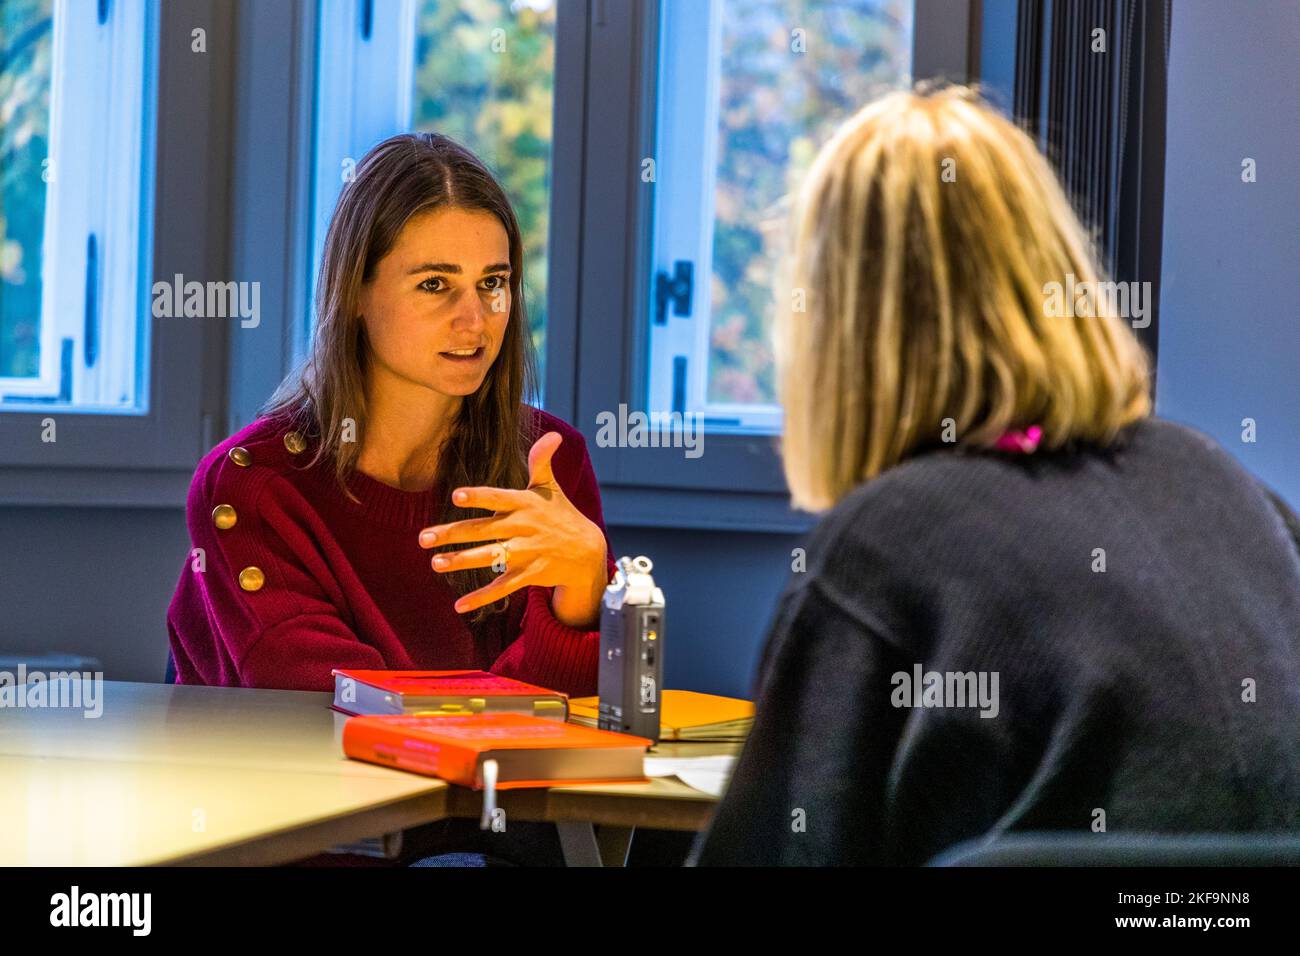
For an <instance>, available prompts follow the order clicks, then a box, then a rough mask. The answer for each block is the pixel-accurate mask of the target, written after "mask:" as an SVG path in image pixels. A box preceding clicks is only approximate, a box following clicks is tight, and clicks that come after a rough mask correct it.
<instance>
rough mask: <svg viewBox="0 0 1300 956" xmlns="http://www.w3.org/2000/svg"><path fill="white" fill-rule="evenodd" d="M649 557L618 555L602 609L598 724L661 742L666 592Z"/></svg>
mask: <svg viewBox="0 0 1300 956" xmlns="http://www.w3.org/2000/svg"><path fill="white" fill-rule="evenodd" d="M652 569H653V565H652V564H651V563H650V559H649V558H645V557H639V558H628V557H624V558H620V559H619V561H618V570H616V571H615V572H614V580H613V581H612V582H611V583H610V585H609V587H607V588H606V589H605V597H604V600H603V601H602V602H601V611H600V676H599V681H600V682H599V685H598V688H597V689H598V692H599V694H600V712H599V717H598V720H597V726H598V727H599V728H600V729H601V730H616V731H618V732H620V733H625V734H634V735H635V736H637V737H645V738H646V739H647V740H652V741H654V742H655V743H658V742H659V701H660V696H661V692H662V688H663V668H664V654H663V643H664V593H663V591H661V590H660V589H659V588H657V587H655V583H654V578H653V577H651V574H650V572H651V570H652Z"/></svg>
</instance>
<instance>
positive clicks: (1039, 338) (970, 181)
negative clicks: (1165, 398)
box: [775, 87, 1151, 510]
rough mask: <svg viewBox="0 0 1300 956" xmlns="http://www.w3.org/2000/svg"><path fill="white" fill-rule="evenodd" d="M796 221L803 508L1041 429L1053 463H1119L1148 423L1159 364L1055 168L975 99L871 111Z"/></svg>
mask: <svg viewBox="0 0 1300 956" xmlns="http://www.w3.org/2000/svg"><path fill="white" fill-rule="evenodd" d="M791 222H792V227H793V230H792V233H793V234H792V237H791V238H792V239H793V249H792V250H791V255H790V257H789V260H788V264H789V268H788V270H787V273H786V276H785V280H784V281H785V282H786V283H788V288H786V289H784V290H783V294H782V295H781V297H780V298H779V299H778V301H780V302H781V303H782V305H781V306H780V307H779V308H778V310H777V317H776V323H775V326H776V336H775V338H776V342H775V345H776V360H777V381H778V389H779V392H780V397H781V403H782V405H783V406H784V409H785V427H784V439H783V451H784V459H785V472H786V478H787V480H788V482H789V485H790V489H791V492H792V495H793V498H794V501H795V503H796V504H797V505H799V506H800V507H803V508H807V509H814V510H815V509H821V508H827V507H830V506H831V505H833V504H834V503H835V502H836V501H838V500H839V499H840V498H841V497H843V496H844V495H845V494H846V493H847V492H848V491H850V490H851V489H852V488H853V487H855V486H856V485H858V484H860V483H861V482H863V481H866V480H868V479H871V478H873V477H875V476H876V475H879V474H880V473H881V472H882V471H884V470H885V469H887V468H889V467H891V466H893V465H895V464H898V463H899V462H900V461H902V460H904V459H905V458H907V457H909V456H910V455H914V454H916V453H918V452H919V451H922V450H926V449H929V448H938V447H944V445H945V443H951V444H956V445H964V446H967V447H987V446H990V445H992V444H993V443H994V442H996V441H997V439H998V437H999V436H1000V435H1002V434H1003V433H1004V432H1006V431H1007V430H1009V429H1016V428H1025V427H1028V426H1031V425H1038V426H1040V427H1041V428H1042V439H1041V444H1042V446H1043V447H1045V448H1053V449H1054V448H1060V447H1062V446H1064V445H1066V444H1068V443H1072V442H1084V441H1086V442H1092V443H1097V444H1101V445H1106V444H1109V443H1111V442H1112V441H1113V440H1114V439H1115V437H1116V435H1117V434H1118V433H1119V431H1120V429H1122V428H1123V427H1124V426H1126V425H1128V424H1130V423H1131V422H1133V421H1135V420H1136V419H1139V418H1141V417H1143V416H1145V415H1147V414H1149V413H1150V410H1151V401H1150V386H1149V369H1148V362H1147V357H1146V353H1145V351H1144V350H1143V349H1142V347H1141V345H1140V344H1139V343H1138V341H1137V338H1136V336H1134V334H1133V332H1132V330H1131V329H1130V328H1129V326H1128V325H1127V324H1126V323H1125V322H1124V321H1123V320H1122V319H1121V318H1120V317H1119V316H1118V315H1116V309H1115V307H1114V306H1115V302H1116V299H1117V297H1116V296H1114V295H1106V294H1104V291H1105V289H1106V288H1110V289H1111V290H1112V291H1113V289H1114V287H1113V286H1107V285H1105V284H1103V285H1102V286H1100V287H1099V286H1098V285H1096V284H1097V283H1104V277H1103V275H1102V271H1101V269H1100V268H1099V266H1098V264H1097V261H1096V259H1095V257H1094V254H1093V251H1092V248H1091V244H1090V241H1089V239H1088V237H1087V235H1086V234H1085V232H1084V230H1083V228H1082V227H1081V226H1080V224H1079V221H1078V219H1077V218H1076V217H1075V215H1074V212H1073V210H1072V209H1071V207H1070V203H1069V201H1068V200H1067V199H1066V196H1065V194H1064V192H1063V191H1062V189H1061V186H1060V185H1059V183H1058V182H1057V179H1056V176H1055V175H1054V174H1053V172H1052V169H1051V167H1050V166H1049V165H1048V163H1047V160H1046V159H1045V158H1044V157H1043V155H1042V154H1041V153H1040V152H1039V151H1038V149H1037V148H1036V147H1035V145H1034V143H1033V141H1032V140H1031V139H1030V138H1029V136H1027V135H1026V134H1025V133H1024V132H1023V131H1021V130H1020V129H1019V128H1017V127H1016V126H1015V125H1014V124H1013V123H1012V122H1010V121H1008V120H1007V119H1005V118H1003V117H1002V116H1001V115H1000V114H998V113H997V112H996V111H994V110H993V109H991V108H989V107H987V106H985V105H983V104H982V103H981V102H980V101H979V100H978V98H977V97H976V95H975V94H974V93H972V92H971V91H970V90H968V89H965V88H962V87H947V88H944V89H941V90H937V91H932V92H928V93H908V92H899V93H892V94H890V95H888V96H885V97H883V98H882V99H880V100H877V101H875V102H873V103H872V104H870V105H869V106H867V107H866V108H864V109H862V110H861V111H860V112H858V113H857V115H855V116H854V117H853V118H852V119H850V120H848V121H847V122H846V123H844V125H843V126H842V127H840V129H839V130H838V131H837V132H836V133H835V135H834V136H833V137H832V138H831V140H830V141H829V142H828V143H826V145H825V146H824V147H823V148H822V150H821V152H820V153H819V154H818V156H817V159H816V160H815V161H814V163H813V166H812V168H811V170H810V171H809V173H808V176H807V178H806V180H805V181H804V184H803V187H802V189H801V191H800V192H799V194H798V196H797V198H796V202H795V206H794V211H793V218H792V220H791ZM1054 283H1055V284H1056V285H1055V286H1054V285H1053V284H1054ZM1085 283H1092V285H1085ZM1053 289H1056V290H1059V289H1065V290H1067V291H1066V295H1067V296H1069V297H1070V301H1069V302H1068V303H1066V307H1065V308H1064V309H1062V308H1060V307H1059V306H1060V304H1061V296H1060V295H1059V294H1057V295H1054V294H1052V291H1051V290H1053ZM1074 290H1083V293H1082V294H1080V295H1079V296H1078V299H1077V301H1076V300H1075V298H1074ZM784 293H788V294H784ZM1099 293H1100V294H1099ZM951 444H950V446H951Z"/></svg>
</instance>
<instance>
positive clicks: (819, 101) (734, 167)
mask: <svg viewBox="0 0 1300 956" xmlns="http://www.w3.org/2000/svg"><path fill="white" fill-rule="evenodd" d="M911 19H912V3H911V0H840V2H836V3H833V4H832V3H825V2H821V0H661V2H660V13H659V31H660V33H659V50H660V56H659V73H658V116H657V130H656V132H657V137H656V138H657V148H656V150H655V156H654V158H655V162H656V168H655V169H654V171H653V172H654V182H655V187H654V188H655V199H654V204H653V218H654V248H653V253H652V256H653V267H652V268H653V277H652V281H651V283H650V284H649V291H650V294H651V297H652V301H651V304H650V321H649V323H648V328H649V336H650V347H649V351H648V362H649V370H648V372H649V374H648V376H647V382H648V390H649V395H648V396H647V399H646V400H647V403H648V408H649V409H650V410H654V411H674V412H683V413H695V414H698V415H702V416H703V418H704V424H705V426H706V427H707V428H708V429H709V430H710V431H742V432H743V431H758V432H773V431H776V430H778V429H779V422H780V412H779V409H778V407H777V405H776V385H775V379H774V368H773V356H772V350H771V345H770V342H769V336H770V331H771V320H772V315H773V308H774V306H773V282H772V278H773V275H774V272H775V270H776V269H777V266H778V261H779V259H778V256H779V252H780V250H779V247H778V243H779V242H780V235H779V229H780V227H781V223H782V216H783V213H784V212H785V208H784V201H783V200H784V197H785V196H786V195H787V193H789V192H790V191H791V190H792V189H793V188H795V187H796V186H797V184H798V182H799V180H800V177H801V175H802V173H803V172H804V171H806V170H807V168H808V166H809V165H810V163H811V161H812V159H813V157H814V156H815V155H816V152H817V150H818V148H819V146H820V145H821V144H822V143H823V142H824V141H825V140H826V139H827V138H829V136H830V134H831V132H832V131H833V130H834V129H835V128H836V126H838V125H839V123H840V122H841V121H843V120H844V119H845V118H847V117H848V116H849V115H851V114H852V113H853V112H854V111H856V110H857V109H858V108H859V107H861V106H862V105H864V104H865V103H867V102H868V101H869V100H870V99H872V98H873V96H874V95H877V94H879V92H880V91H881V90H882V89H885V88H890V87H897V86H899V85H900V84H902V83H904V82H906V80H907V79H908V74H909V68H910V64H911V45H912V38H911V29H912V23H911Z"/></svg>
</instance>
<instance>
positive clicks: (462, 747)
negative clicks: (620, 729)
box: [343, 714, 650, 790]
mask: <svg viewBox="0 0 1300 956" xmlns="http://www.w3.org/2000/svg"><path fill="white" fill-rule="evenodd" d="M649 746H650V741H648V740H646V739H645V738H643V737H633V736H631V735H630V734H618V733H613V732H612V731H608V730H596V729H594V728H591V727H580V726H578V725H577V724H566V723H560V722H558V721H554V720H546V719H543V718H540V717H528V716H525V715H523V714H449V715H446V716H426V717H405V716H403V717H353V718H351V719H350V720H348V721H347V723H345V724H344V725H343V752H344V753H345V754H347V755H348V756H349V757H352V758H353V759H355V760H365V761H368V762H370V763H377V764H382V765H384V766H386V767H395V768H396V769H398V770H410V771H412V772H414V773H422V774H425V775H426V776H430V777H441V778H442V779H443V780H446V781H447V782H449V783H457V784H460V785H461V786H463V787H473V788H475V789H480V788H482V787H483V785H484V770H483V764H484V762H485V761H487V760H495V761H496V765H497V768H496V788H497V789H498V790H508V789H512V788H515V787H548V786H553V785H555V784H557V783H612V782H644V781H645V779H646V777H645V752H646V749H647V748H648V747H649Z"/></svg>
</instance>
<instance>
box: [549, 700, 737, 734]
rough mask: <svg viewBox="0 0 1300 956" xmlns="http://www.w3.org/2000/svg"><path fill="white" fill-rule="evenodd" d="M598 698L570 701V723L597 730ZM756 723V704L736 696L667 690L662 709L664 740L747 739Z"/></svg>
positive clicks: (661, 731) (660, 713)
mask: <svg viewBox="0 0 1300 956" xmlns="http://www.w3.org/2000/svg"><path fill="white" fill-rule="evenodd" d="M599 703H600V698H598V697H574V698H571V699H570V700H569V720H571V721H572V722H573V723H575V724H583V725H584V726H587V727H595V726H596V721H597V717H598V716H599V709H598V705H599ZM753 723H754V704H753V703H752V702H751V701H748V700H737V699H736V698H734V697H719V696H717V695H716V694H699V693H696V692H695V691H693V690H666V691H664V695H663V700H662V701H661V702H660V709H659V737H660V739H661V740H744V739H745V737H746V736H747V735H748V734H749V728H750V726H752V725H753Z"/></svg>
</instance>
